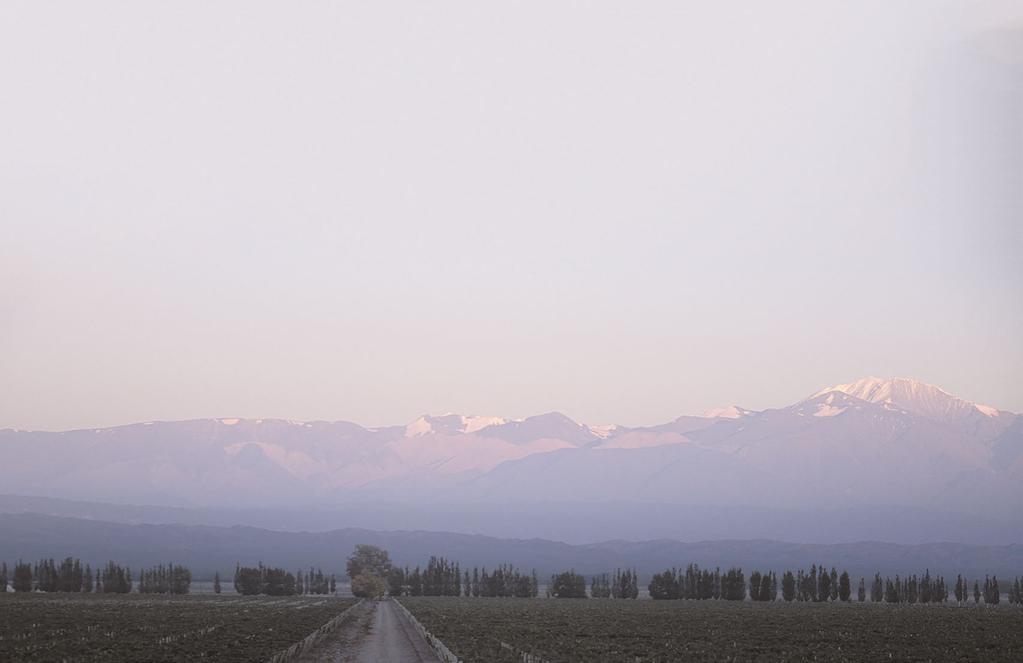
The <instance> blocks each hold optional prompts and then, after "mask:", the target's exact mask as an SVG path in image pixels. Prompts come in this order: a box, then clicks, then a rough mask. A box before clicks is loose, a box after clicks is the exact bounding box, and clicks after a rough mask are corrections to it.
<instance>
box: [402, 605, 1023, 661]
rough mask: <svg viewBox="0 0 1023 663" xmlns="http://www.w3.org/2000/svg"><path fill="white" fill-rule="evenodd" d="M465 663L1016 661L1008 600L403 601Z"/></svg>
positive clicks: (1019, 630)
mask: <svg viewBox="0 0 1023 663" xmlns="http://www.w3.org/2000/svg"><path fill="white" fill-rule="evenodd" d="M401 602H402V603H403V604H404V605H405V606H406V607H407V608H408V609H409V610H410V611H411V612H412V613H413V614H414V615H415V616H416V617H417V618H418V619H419V621H420V622H422V624H423V625H424V626H425V627H426V629H427V630H429V631H430V632H432V633H433V634H434V635H435V636H436V637H438V638H439V639H440V640H442V641H443V642H444V644H446V645H447V646H448V647H449V648H451V650H452V651H453V652H455V653H456V654H457V655H458V656H459V657H461V658H462V659H463V660H464V661H465V662H466V663H501V662H504V661H507V662H508V663H516V662H517V661H520V660H521V659H520V655H519V654H518V653H517V652H527V653H530V654H534V655H537V656H539V657H541V658H542V659H544V660H548V661H551V663H576V662H578V663H584V662H587V663H589V662H592V661H602V662H604V661H606V662H615V661H622V662H626V661H627V662H628V663H636V662H637V661H643V662H654V661H665V662H666V661H677V660H701V661H704V660H710V661H714V660H718V661H725V660H727V661H752V660H810V659H812V660H817V661H848V660H882V659H886V660H900V661H914V660H918V661H937V660H984V661H1020V660H1023V610H1020V609H1019V608H1018V607H1015V606H1001V607H984V606H980V607H975V606H971V607H957V606H939V605H885V604H869V603H868V604H859V603H849V604H827V605H821V604H813V603H766V604H765V603H748V602H747V603H742V602H732V601H621V600H619V601H605V600H592V599H591V600H570V599H566V600H540V601H538V600H530V599H522V600H520V599H482V598H478V599H465V598H442V597H437V598H423V597H408V598H402V599H401Z"/></svg>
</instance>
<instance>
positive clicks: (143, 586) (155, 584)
mask: <svg viewBox="0 0 1023 663" xmlns="http://www.w3.org/2000/svg"><path fill="white" fill-rule="evenodd" d="M191 585H192V572H191V571H189V570H188V569H186V568H185V567H183V566H178V565H175V564H168V565H167V566H164V565H162V564H161V565H159V566H154V567H153V568H151V569H146V570H143V571H142V572H141V573H140V574H139V593H141V594H187V593H188V589H189V587H190V586H191Z"/></svg>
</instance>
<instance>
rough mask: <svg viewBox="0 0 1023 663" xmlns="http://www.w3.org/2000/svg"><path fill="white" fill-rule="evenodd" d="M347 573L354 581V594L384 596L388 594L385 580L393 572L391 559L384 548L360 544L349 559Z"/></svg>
mask: <svg viewBox="0 0 1023 663" xmlns="http://www.w3.org/2000/svg"><path fill="white" fill-rule="evenodd" d="M347 571H348V577H349V578H350V579H351V581H352V594H354V595H355V596H359V597H376V596H383V595H384V593H385V592H387V581H386V580H385V579H386V578H387V576H388V574H389V573H390V571H391V557H390V555H388V554H387V551H386V550H384V549H383V548H378V547H377V546H370V545H366V544H362V543H360V544H358V545H356V546H355V551H354V552H353V553H352V555H351V557H349V558H348V565H347Z"/></svg>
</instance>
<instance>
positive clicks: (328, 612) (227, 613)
mask: <svg viewBox="0 0 1023 663" xmlns="http://www.w3.org/2000/svg"><path fill="white" fill-rule="evenodd" d="M353 603H354V600H353V599H339V598H334V597H330V598H324V597H323V596H309V597H288V598H286V599H281V598H273V599H270V598H266V597H251V598H249V597H245V598H242V597H236V596H235V597H230V598H228V597H218V596H159V597H154V596H153V595H138V594H127V595H120V596H117V595H102V594H101V595H95V594H64V595H46V594H24V595H13V594H9V595H7V596H3V597H0V660H2V661H69V662H71V661H83V662H90V661H112V660H117V661H129V660H136V661H138V660H145V661H192V660H196V659H200V658H206V659H210V660H215V661H228V662H235V661H263V660H266V659H267V658H269V656H270V655H271V654H272V653H273V652H275V651H279V650H282V649H285V648H287V647H288V646H290V645H291V644H293V643H295V642H297V641H299V640H301V639H302V638H304V637H306V636H307V635H309V634H310V633H311V632H312V631H314V630H316V629H317V628H318V627H319V626H320V625H322V624H324V623H326V622H328V621H330V619H331V618H333V617H334V616H336V615H337V614H339V613H340V612H342V611H343V610H344V609H345V608H347V607H348V606H350V605H352V604H353Z"/></svg>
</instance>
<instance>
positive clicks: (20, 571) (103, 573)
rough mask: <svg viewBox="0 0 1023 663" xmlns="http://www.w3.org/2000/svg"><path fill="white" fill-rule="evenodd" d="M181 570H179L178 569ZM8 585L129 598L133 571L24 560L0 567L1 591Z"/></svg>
mask: <svg viewBox="0 0 1023 663" xmlns="http://www.w3.org/2000/svg"><path fill="white" fill-rule="evenodd" d="M179 568H180V567H179ZM8 583H9V584H10V586H11V588H12V589H13V590H14V591H15V592H33V591H35V592H75V593H102V594H111V593H115V594H126V593H128V592H130V591H131V590H132V588H133V586H134V582H133V581H132V575H131V569H130V568H128V567H126V566H122V565H120V564H117V563H116V562H112V561H111V562H108V563H107V565H106V566H104V567H102V568H99V569H96V571H95V573H94V572H93V570H92V567H91V566H90V565H89V564H82V560H80V559H77V558H74V557H67V558H65V559H63V560H61V561H60V562H59V563H58V562H56V561H55V560H53V559H52V558H50V559H41V560H39V562H37V563H36V564H31V563H29V562H25V561H22V560H18V562H17V563H16V564H15V565H14V567H13V568H12V569H10V570H9V569H8V567H7V563H6V562H2V563H0V589H2V590H6V588H7V585H8Z"/></svg>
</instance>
